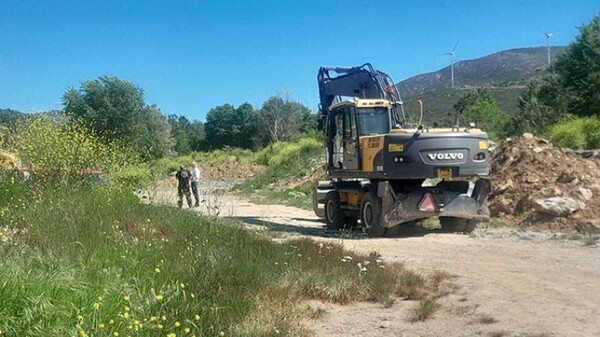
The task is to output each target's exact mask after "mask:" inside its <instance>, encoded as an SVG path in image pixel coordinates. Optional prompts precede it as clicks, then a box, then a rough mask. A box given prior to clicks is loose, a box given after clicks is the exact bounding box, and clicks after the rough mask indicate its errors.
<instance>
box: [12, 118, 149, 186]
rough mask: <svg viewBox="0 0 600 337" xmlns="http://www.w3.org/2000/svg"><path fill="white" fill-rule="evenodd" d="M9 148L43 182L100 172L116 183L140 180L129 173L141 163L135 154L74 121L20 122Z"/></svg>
mask: <svg viewBox="0 0 600 337" xmlns="http://www.w3.org/2000/svg"><path fill="white" fill-rule="evenodd" d="M12 146H13V147H14V151H15V153H16V154H17V155H18V156H19V157H20V158H21V160H22V161H23V162H24V164H26V165H27V166H29V167H30V168H31V169H32V170H33V173H34V175H35V176H36V177H38V178H42V179H45V178H52V179H58V180H64V179H67V178H71V177H81V174H82V173H85V172H86V171H89V170H102V171H103V172H104V173H106V174H108V175H109V176H110V177H111V178H112V179H113V180H114V181H115V182H118V183H125V182H128V181H137V180H139V179H141V178H142V176H143V173H141V172H138V173H140V174H142V176H137V177H134V174H133V172H131V171H130V170H131V169H132V168H133V167H134V166H135V165H138V164H139V163H140V160H139V157H138V156H137V155H136V154H135V153H134V152H132V151H131V150H129V149H127V148H125V147H123V146H121V145H120V144H118V143H116V142H110V143H106V142H102V141H100V139H99V138H98V137H97V136H96V135H95V134H94V133H93V132H92V131H91V130H89V129H88V128H87V127H85V126H84V125H83V124H82V123H80V122H78V121H75V120H74V121H73V122H71V123H68V124H59V123H57V122H55V121H52V120H50V119H48V118H44V117H32V118H29V119H26V120H23V121H22V122H21V123H20V124H19V125H18V126H17V128H16V133H15V135H14V140H13V144H12ZM126 172H127V173H126ZM125 178H126V179H125ZM121 179H124V180H121Z"/></svg>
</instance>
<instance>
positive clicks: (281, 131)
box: [258, 94, 316, 146]
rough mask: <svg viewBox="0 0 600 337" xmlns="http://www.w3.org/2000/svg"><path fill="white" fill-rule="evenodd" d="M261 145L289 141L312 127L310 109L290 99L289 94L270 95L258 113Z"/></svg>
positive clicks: (312, 120)
mask: <svg viewBox="0 0 600 337" xmlns="http://www.w3.org/2000/svg"><path fill="white" fill-rule="evenodd" d="M258 115H259V130H260V134H261V136H262V137H261V139H259V142H260V143H261V145H263V146H264V145H267V144H268V143H274V142H280V141H289V140H290V139H291V138H292V137H294V136H297V135H300V134H302V133H305V132H307V131H308V130H310V129H311V128H314V125H316V123H314V119H313V118H312V115H311V112H310V109H308V108H307V107H306V106H304V105H302V104H301V103H298V102H295V101H292V100H291V99H290V98H289V94H286V95H285V98H283V97H281V96H272V97H270V98H269V99H268V100H267V101H266V102H264V103H263V106H262V108H261V109H260V111H259V113H258Z"/></svg>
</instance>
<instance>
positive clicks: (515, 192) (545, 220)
mask: <svg viewBox="0 0 600 337" xmlns="http://www.w3.org/2000/svg"><path fill="white" fill-rule="evenodd" d="M491 177H492V186H493V187H492V193H491V195H490V196H489V198H488V202H489V206H490V211H491V213H492V216H494V217H497V218H500V220H501V221H504V222H506V223H508V224H512V225H517V226H533V227H536V228H540V229H550V230H563V231H572V230H575V229H577V228H581V227H582V226H584V227H585V226H586V225H587V226H589V225H591V226H594V225H596V224H597V223H598V219H599V218H600V198H598V196H600V160H599V159H598V158H597V157H595V156H592V157H589V158H587V159H586V158H584V157H582V156H581V155H579V154H576V153H573V152H567V151H563V150H562V149H560V148H558V147H555V146H553V145H551V144H549V143H548V142H547V141H546V140H544V139H541V138H536V137H534V136H532V135H531V134H525V135H523V137H520V138H518V139H515V140H508V141H505V142H502V143H501V144H500V145H499V146H498V147H497V148H496V149H494V150H493V156H492V168H491Z"/></svg>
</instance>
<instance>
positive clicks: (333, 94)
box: [317, 63, 406, 128]
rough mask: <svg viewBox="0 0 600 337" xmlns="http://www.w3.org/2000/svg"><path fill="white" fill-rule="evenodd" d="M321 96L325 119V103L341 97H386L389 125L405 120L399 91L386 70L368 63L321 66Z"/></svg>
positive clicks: (330, 103)
mask: <svg viewBox="0 0 600 337" xmlns="http://www.w3.org/2000/svg"><path fill="white" fill-rule="evenodd" d="M317 81H318V83H319V96H320V100H321V118H323V119H325V118H326V117H327V116H328V115H329V113H330V110H329V107H330V106H331V105H332V104H334V103H337V102H339V101H341V100H342V97H357V98H362V99H378V98H379V99H386V100H388V101H389V102H390V103H391V104H392V111H391V114H392V116H391V117H392V128H400V127H403V126H404V125H405V124H406V116H405V114H404V110H403V108H402V100H401V98H400V93H399V92H398V89H397V88H396V86H395V84H394V81H392V79H391V78H390V76H389V75H387V74H386V73H384V72H382V71H379V70H375V69H374V68H373V66H372V65H371V64H370V63H365V64H363V65H361V66H358V67H350V68H347V67H324V66H323V67H321V68H319V74H318V75H317Z"/></svg>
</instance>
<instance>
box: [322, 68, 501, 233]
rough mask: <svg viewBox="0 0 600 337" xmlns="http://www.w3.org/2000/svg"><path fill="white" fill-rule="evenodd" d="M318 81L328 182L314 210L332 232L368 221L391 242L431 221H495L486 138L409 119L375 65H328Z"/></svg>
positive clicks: (448, 224) (446, 226) (448, 225)
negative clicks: (403, 231)
mask: <svg viewBox="0 0 600 337" xmlns="http://www.w3.org/2000/svg"><path fill="white" fill-rule="evenodd" d="M317 79H318V84H319V94H320V101H321V106H320V108H321V118H320V120H319V129H320V130H321V131H322V133H323V136H324V139H325V147H326V149H327V150H326V153H327V154H326V157H327V159H326V162H327V179H326V180H323V181H319V182H318V184H317V186H316V188H315V191H314V193H313V206H314V210H315V213H316V214H317V215H318V216H320V217H324V218H325V221H326V223H327V227H328V228H330V229H342V228H351V227H355V226H356V225H357V224H358V223H359V222H360V223H361V225H362V228H363V230H365V231H366V232H367V233H368V234H369V235H371V236H390V235H394V234H395V233H397V232H398V230H399V228H400V227H399V226H401V225H407V224H412V223H414V222H415V221H418V220H422V219H426V218H430V217H439V219H440V224H441V226H442V229H443V230H448V231H458V232H470V231H472V230H473V229H474V228H475V226H476V224H477V223H478V222H484V221H489V219H490V213H489V210H488V208H487V206H486V205H485V200H486V198H487V195H488V194H489V192H490V189H491V185H490V180H489V179H488V175H489V170H490V162H489V160H490V154H489V150H488V146H489V141H488V136H487V134H486V133H485V132H483V131H481V130H479V129H476V128H474V127H471V126H465V127H461V126H459V125H454V126H453V127H450V128H429V127H426V126H424V125H421V120H419V121H413V120H411V119H409V118H408V117H407V115H406V114H405V111H404V109H403V104H402V100H401V97H400V94H399V92H398V89H397V88H396V86H395V85H394V82H393V81H392V79H391V78H390V77H389V76H388V75H387V74H385V73H384V72H381V71H379V70H375V69H374V68H373V67H372V66H371V65H370V64H369V63H366V64H364V65H362V66H358V67H350V68H343V67H321V68H320V69H319V73H318V76H317ZM421 119H422V114H421ZM457 120H458V118H457Z"/></svg>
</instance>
